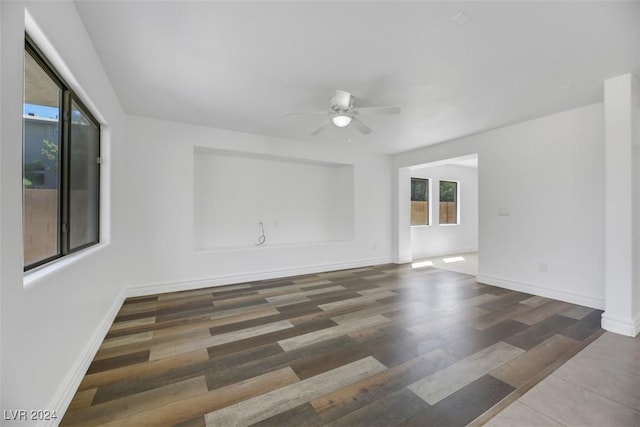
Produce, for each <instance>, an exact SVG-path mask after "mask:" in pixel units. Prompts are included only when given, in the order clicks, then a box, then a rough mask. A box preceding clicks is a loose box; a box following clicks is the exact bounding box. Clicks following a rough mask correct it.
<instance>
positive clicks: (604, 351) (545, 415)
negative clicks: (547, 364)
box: [486, 332, 640, 427]
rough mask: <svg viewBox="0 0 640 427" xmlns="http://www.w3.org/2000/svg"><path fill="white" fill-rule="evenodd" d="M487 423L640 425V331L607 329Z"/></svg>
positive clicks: (495, 424)
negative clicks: (634, 333) (625, 332)
mask: <svg viewBox="0 0 640 427" xmlns="http://www.w3.org/2000/svg"><path fill="white" fill-rule="evenodd" d="M486 425H487V426H493V427H501V426H514V425H517V426H557V425H564V426H610V427H615V426H630V427H637V426H640V336H639V337H636V338H629V337H624V336H621V335H617V334H613V333H611V332H607V333H605V334H604V335H602V336H601V337H600V338H598V339H597V340H596V341H594V342H593V343H591V344H590V345H589V346H587V347H586V348H585V349H584V350H583V351H581V352H580V353H578V354H577V355H576V356H575V357H573V358H572V359H571V360H569V361H568V362H567V363H565V364H564V365H562V366H561V367H560V368H559V369H557V370H556V371H555V372H554V373H553V374H551V375H550V376H548V377H547V378H545V379H544V380H543V381H541V382H540V383H539V384H538V385H536V386H535V387H533V388H532V389H531V390H529V391H528V392H527V393H525V394H524V395H523V396H522V397H521V398H520V399H518V400H517V401H516V402H514V403H513V404H511V405H510V406H509V407H507V408H506V409H505V410H504V411H502V412H500V413H499V414H498V415H496V416H495V417H494V418H493V419H491V420H490V421H489V422H488V423H487V424H486Z"/></svg>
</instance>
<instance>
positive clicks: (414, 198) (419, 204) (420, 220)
mask: <svg viewBox="0 0 640 427" xmlns="http://www.w3.org/2000/svg"><path fill="white" fill-rule="evenodd" d="M411 225H429V180H428V179H424V178H411Z"/></svg>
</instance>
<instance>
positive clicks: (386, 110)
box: [354, 107, 401, 116]
mask: <svg viewBox="0 0 640 427" xmlns="http://www.w3.org/2000/svg"><path fill="white" fill-rule="evenodd" d="M400 111H401V110H400V107H364V108H356V109H355V111H354V112H355V113H356V114H360V115H361V116H368V115H374V114H400Z"/></svg>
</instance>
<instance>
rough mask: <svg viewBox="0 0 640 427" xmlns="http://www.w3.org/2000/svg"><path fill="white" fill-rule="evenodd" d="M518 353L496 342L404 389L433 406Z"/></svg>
mask: <svg viewBox="0 0 640 427" xmlns="http://www.w3.org/2000/svg"><path fill="white" fill-rule="evenodd" d="M522 353H524V351H523V350H522V349H520V348H518V347H515V346H512V345H510V344H506V343H503V342H499V343H497V344H494V345H492V346H491V347H488V348H486V349H484V350H481V351H479V352H477V353H474V354H473V355H471V356H469V357H467V358H465V359H463V360H461V361H459V362H456V363H454V364H453V365H451V366H448V367H446V368H444V369H441V370H439V371H438V372H436V373H434V374H431V375H429V376H428V377H426V378H424V379H421V380H419V381H416V382H415V383H413V384H411V385H409V386H408V388H409V390H411V391H413V392H414V393H415V394H417V395H418V396H420V397H421V398H422V399H424V401H425V402H427V403H429V404H430V405H435V404H436V403H438V402H439V401H440V400H442V399H444V398H445V397H447V396H449V395H451V394H453V393H455V392H456V391H458V390H460V389H461V388H463V387H464V386H466V385H467V384H469V383H471V382H473V381H475V380H476V379H478V378H480V377H482V376H483V375H485V374H487V373H488V372H490V371H492V370H493V369H495V368H497V367H498V366H500V365H502V364H503V363H506V362H508V361H509V360H512V359H514V358H515V357H517V356H519V355H520V354H522Z"/></svg>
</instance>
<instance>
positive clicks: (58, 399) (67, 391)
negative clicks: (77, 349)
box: [38, 290, 125, 427]
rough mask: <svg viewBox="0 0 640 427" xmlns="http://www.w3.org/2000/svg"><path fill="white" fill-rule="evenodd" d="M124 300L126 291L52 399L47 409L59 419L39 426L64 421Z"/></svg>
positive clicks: (120, 295)
mask: <svg viewBox="0 0 640 427" xmlns="http://www.w3.org/2000/svg"><path fill="white" fill-rule="evenodd" d="M124 298H125V291H124V290H123V291H122V292H120V294H119V295H118V296H117V297H116V299H115V300H114V301H113V304H111V307H109V310H108V311H107V313H106V314H105V315H104V317H103V318H102V321H101V322H100V324H99V325H98V327H96V329H95V331H94V333H93V335H92V336H91V338H90V339H89V342H88V343H87V345H86V346H85V347H84V350H83V351H82V352H81V353H80V355H79V356H78V358H77V359H76V362H75V363H74V364H73V367H72V368H71V370H70V371H69V373H68V374H67V376H66V377H65V379H64V381H63V382H62V384H61V386H60V387H59V388H58V391H57V392H56V394H55V395H54V396H53V399H51V403H50V404H49V406H48V407H47V409H51V410H52V411H55V412H56V414H57V416H58V419H57V420H50V421H42V422H41V423H39V424H38V425H40V426H43V427H44V426H47V427H48V426H57V425H58V424H59V423H60V421H62V417H63V415H64V413H65V412H66V410H67V408H68V407H69V404H70V403H71V399H73V396H74V395H75V393H76V390H77V389H78V386H79V385H80V382H81V381H82V378H84V375H85V373H86V372H87V369H89V365H91V362H92V361H93V358H94V357H95V355H96V353H97V352H98V349H99V348H100V345H101V344H102V341H103V340H104V337H105V336H106V335H107V332H109V329H110V328H111V325H112V324H113V320H114V319H115V318H116V315H117V314H118V311H120V307H122V303H123V302H124Z"/></svg>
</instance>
